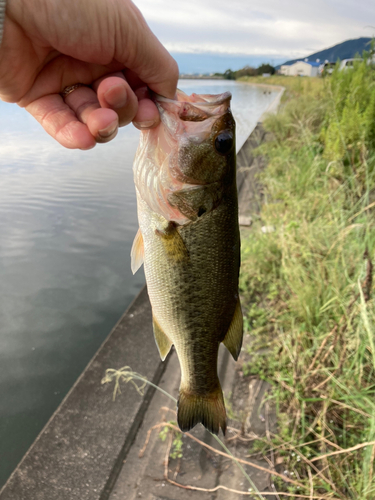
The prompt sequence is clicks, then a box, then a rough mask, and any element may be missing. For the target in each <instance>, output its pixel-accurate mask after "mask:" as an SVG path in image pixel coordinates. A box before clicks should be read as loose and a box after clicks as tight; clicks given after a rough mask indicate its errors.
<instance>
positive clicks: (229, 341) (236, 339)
mask: <svg viewBox="0 0 375 500" xmlns="http://www.w3.org/2000/svg"><path fill="white" fill-rule="evenodd" d="M242 336H243V318H242V310H241V303H240V299H238V301H237V304H236V309H235V311H234V315H233V319H232V322H231V324H230V327H229V329H228V331H227V334H226V335H225V338H224V340H223V344H224V345H225V347H226V348H227V349H228V351H229V352H230V353H231V355H232V356H233V359H234V360H235V361H237V359H238V356H239V355H240V352H241V346H242Z"/></svg>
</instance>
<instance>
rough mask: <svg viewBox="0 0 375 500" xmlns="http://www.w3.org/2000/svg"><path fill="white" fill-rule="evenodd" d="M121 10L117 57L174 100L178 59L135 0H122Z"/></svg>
mask: <svg viewBox="0 0 375 500" xmlns="http://www.w3.org/2000/svg"><path fill="white" fill-rule="evenodd" d="M126 4H127V5H126ZM119 11H120V18H121V19H122V20H121V22H120V23H118V25H117V26H120V27H121V28H119V29H120V31H121V33H120V36H119V37H116V38H117V40H119V43H117V40H116V55H115V58H116V60H117V61H119V62H120V63H122V64H123V65H124V66H125V67H126V68H128V69H130V70H132V71H134V73H136V75H137V76H138V77H139V78H140V79H141V80H142V81H143V82H144V83H145V84H147V86H148V87H150V89H151V90H153V91H154V92H156V93H157V94H160V95H163V96H165V97H168V98H170V99H173V98H174V97H175V94H176V89H177V81H178V76H179V70H178V65H177V62H176V61H175V60H174V59H173V57H172V56H171V55H170V54H169V52H168V51H167V49H166V48H165V47H164V46H163V45H162V44H161V43H160V41H159V40H158V39H157V38H156V36H155V35H154V34H153V33H152V31H151V29H150V28H149V26H148V25H147V23H146V21H145V19H144V17H143V16H142V14H141V12H140V11H139V9H138V8H137V7H136V6H135V5H134V4H133V3H132V2H131V1H128V2H124V1H123V0H119Z"/></svg>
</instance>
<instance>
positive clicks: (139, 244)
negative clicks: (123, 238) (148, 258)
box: [130, 229, 144, 274]
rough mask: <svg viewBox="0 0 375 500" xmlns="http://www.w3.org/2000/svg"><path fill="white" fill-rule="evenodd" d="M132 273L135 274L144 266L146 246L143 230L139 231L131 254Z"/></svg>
mask: <svg viewBox="0 0 375 500" xmlns="http://www.w3.org/2000/svg"><path fill="white" fill-rule="evenodd" d="M130 257H131V268H132V273H133V274H135V273H136V272H137V271H138V269H139V268H140V267H141V266H142V264H143V259H144V245H143V236H142V233H141V230H140V229H138V232H137V234H136V235H135V238H134V241H133V246H132V249H131V252H130Z"/></svg>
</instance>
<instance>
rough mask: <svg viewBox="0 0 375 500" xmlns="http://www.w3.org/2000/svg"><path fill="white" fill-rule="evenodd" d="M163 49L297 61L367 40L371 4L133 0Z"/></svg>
mask: <svg viewBox="0 0 375 500" xmlns="http://www.w3.org/2000/svg"><path fill="white" fill-rule="evenodd" d="M135 3H136V5H137V6H138V7H139V8H140V10H141V11H142V13H143V15H144V16H145V18H146V20H147V22H148V23H149V25H150V27H151V29H152V30H153V31H154V32H155V34H156V35H157V36H158V37H159V39H160V40H161V41H162V43H164V45H165V46H166V47H167V49H168V50H170V51H173V52H180V53H207V52H212V53H217V54H218V53H220V54H247V55H252V56H261V55H267V56H269V57H275V58H279V57H281V58H283V57H285V58H290V57H302V56H306V55H308V54H309V53H311V52H314V51H318V50H322V49H324V48H327V47H329V46H332V45H335V44H337V43H340V42H341V41H344V40H346V39H348V38H358V37H360V36H371V35H372V34H373V32H374V31H375V30H374V29H371V28H368V27H367V26H368V24H369V20H371V19H375V4H374V3H373V1H372V0H371V1H370V0H364V1H362V2H361V8H360V9H359V8H358V3H357V2H354V0H344V1H341V0H340V1H338V0H316V1H314V2H301V1H300V0H289V1H287V2H280V0H253V1H251V2H246V1H244V0H232V1H231V2H230V3H228V2H227V0H190V1H189V2H174V4H173V7H172V8H171V7H170V3H169V0H135Z"/></svg>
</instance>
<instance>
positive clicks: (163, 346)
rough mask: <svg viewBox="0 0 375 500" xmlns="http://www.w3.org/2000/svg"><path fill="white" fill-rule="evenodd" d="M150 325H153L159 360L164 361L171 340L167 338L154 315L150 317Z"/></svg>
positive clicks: (170, 345)
mask: <svg viewBox="0 0 375 500" xmlns="http://www.w3.org/2000/svg"><path fill="white" fill-rule="evenodd" d="M152 325H153V327H154V336H155V342H156V345H157V346H158V349H159V354H160V357H161V360H162V361H164V360H165V358H166V357H167V355H168V353H169V351H170V350H171V347H172V345H173V342H171V341H170V340H169V338H168V337H167V335H166V334H165V333H164V332H163V330H162V329H161V328H160V326H159V323H158V322H157V321H156V319H155V318H154V317H153V318H152Z"/></svg>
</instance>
